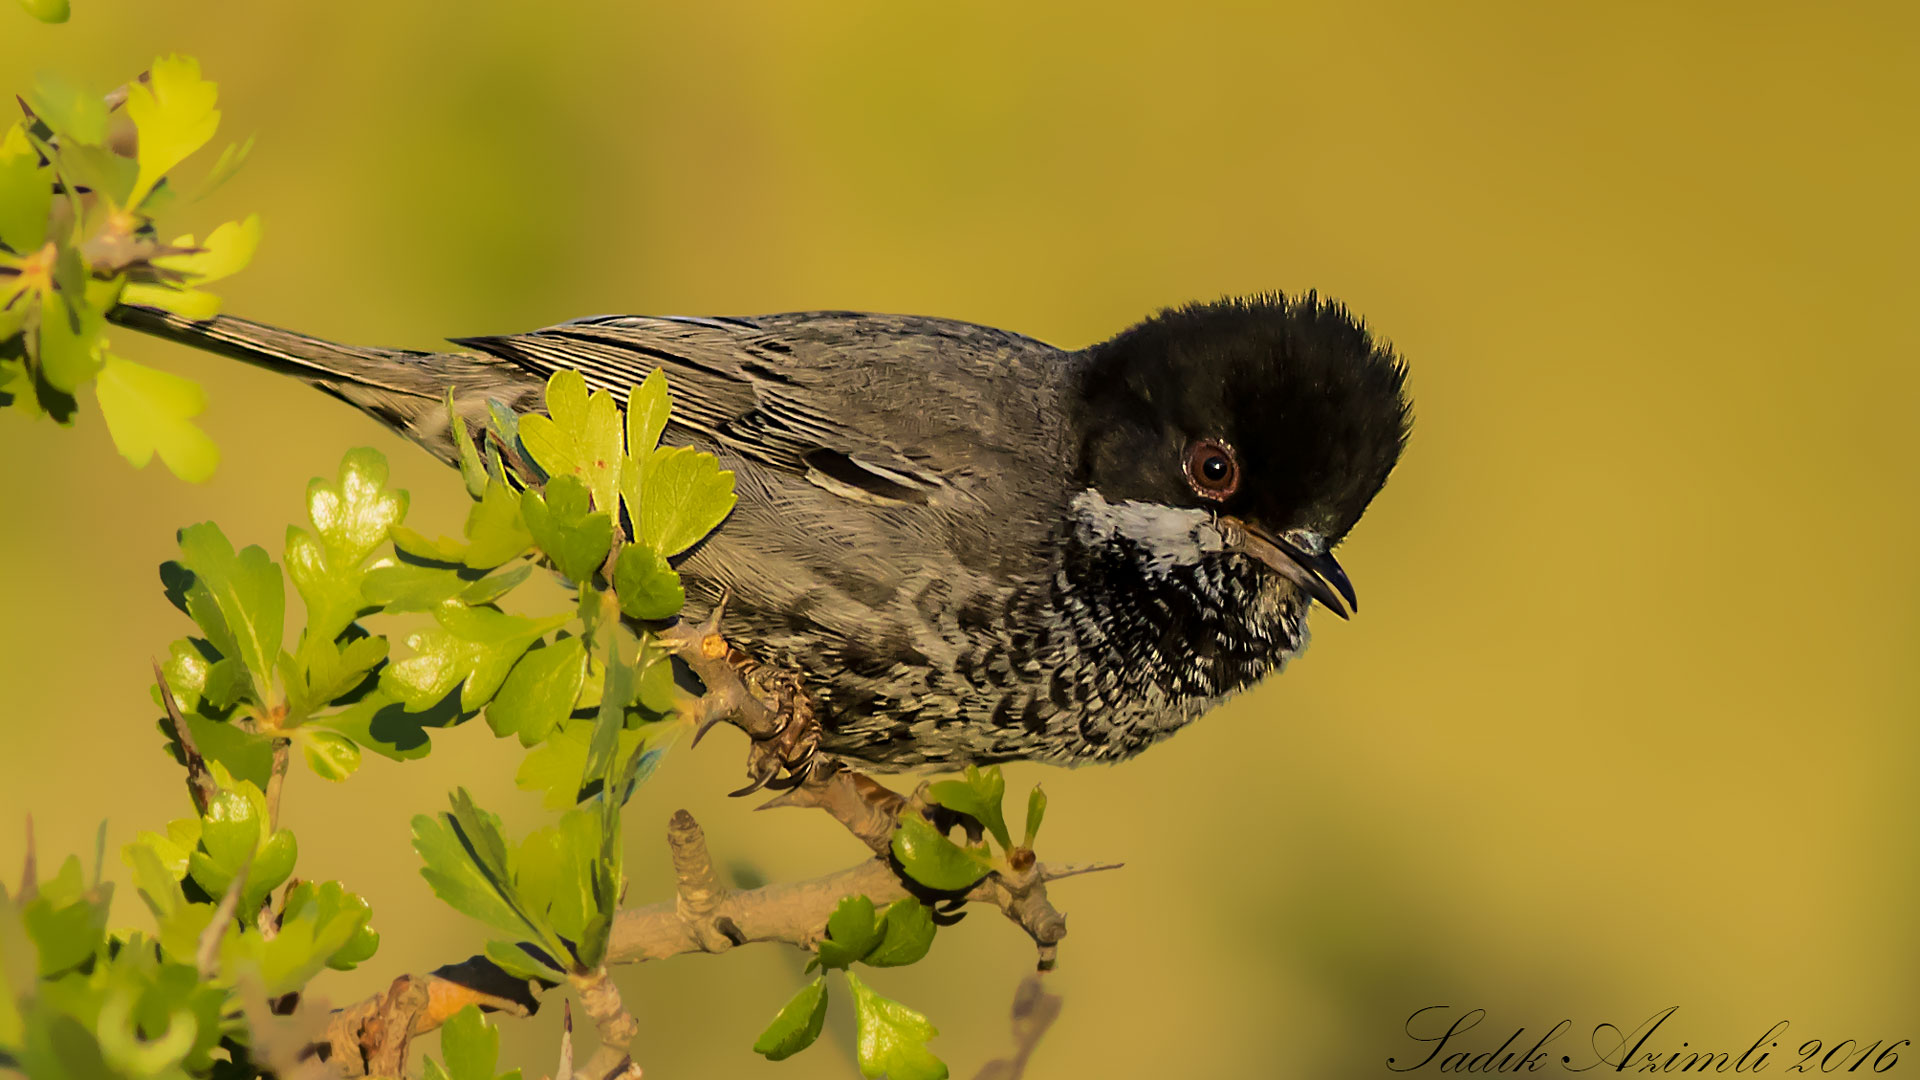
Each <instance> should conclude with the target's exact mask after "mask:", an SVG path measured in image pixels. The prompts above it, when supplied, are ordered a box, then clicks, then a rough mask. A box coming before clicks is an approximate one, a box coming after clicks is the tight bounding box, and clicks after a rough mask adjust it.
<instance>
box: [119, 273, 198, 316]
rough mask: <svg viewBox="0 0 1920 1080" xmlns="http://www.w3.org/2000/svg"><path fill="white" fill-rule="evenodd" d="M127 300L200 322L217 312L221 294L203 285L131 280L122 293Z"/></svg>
mask: <svg viewBox="0 0 1920 1080" xmlns="http://www.w3.org/2000/svg"><path fill="white" fill-rule="evenodd" d="M121 298H122V299H123V300H125V301H126V302H127V303H129V304H144V305H146V306H147V307H157V308H159V309H160V310H162V311H171V312H173V313H174V314H175V315H178V316H180V317H181V318H183V319H192V320H193V321H194V322H200V321H202V320H205V319H211V318H213V317H214V316H215V315H218V314H220V297H218V296H216V295H214V294H213V293H210V292H207V291H206V290H204V289H191V288H186V287H184V286H179V285H163V284H160V283H159V282H154V281H134V282H129V283H128V284H127V288H126V292H125V293H124V294H123V295H122V297H121Z"/></svg>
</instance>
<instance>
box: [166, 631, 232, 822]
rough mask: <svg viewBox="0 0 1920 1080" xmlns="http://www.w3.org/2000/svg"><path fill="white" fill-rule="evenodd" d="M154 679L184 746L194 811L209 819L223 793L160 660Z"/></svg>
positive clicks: (182, 746) (182, 751)
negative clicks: (210, 808) (215, 800)
mask: <svg viewBox="0 0 1920 1080" xmlns="http://www.w3.org/2000/svg"><path fill="white" fill-rule="evenodd" d="M153 678H154V681H155V682H157V683H159V684H160V703H161V704H162V705H164V706H166V709H167V722H168V723H169V724H171V725H172V726H173V738H174V741H175V742H177V743H179V744H180V758H181V760H182V761H184V762H185V763H186V766H187V793H188V794H189V795H191V796H193V807H194V809H195V810H198V811H199V812H200V815H201V816H202V817H205V816H206V813H207V805H208V804H209V803H211V802H212V801H213V797H214V795H215V794H216V792H217V791H218V790H219V789H218V788H217V787H216V786H215V784H214V782H213V773H212V772H210V771H209V770H208V769H207V759H206V758H204V757H202V756H201V755H200V747H199V746H198V745H196V744H195V743H194V741H193V732H192V730H191V729H189V728H188V727H187V720H186V717H184V716H182V715H181V714H180V703H179V702H178V701H176V700H174V697H173V687H171V686H168V685H167V676H166V674H165V673H164V672H163V671H161V670H160V661H158V660H155V661H154V662H153Z"/></svg>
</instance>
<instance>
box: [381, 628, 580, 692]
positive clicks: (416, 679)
mask: <svg viewBox="0 0 1920 1080" xmlns="http://www.w3.org/2000/svg"><path fill="white" fill-rule="evenodd" d="M433 615H434V618H435V619H436V620H437V621H438V622H439V623H440V627H439V628H436V629H428V630H421V631H417V632H415V633H413V634H411V635H409V636H408V637H407V646H408V647H409V648H411V649H412V650H413V651H414V655H412V656H410V657H408V658H407V659H405V660H400V661H397V662H394V663H390V664H388V665H387V666H386V667H385V668H384V669H382V670H381V674H380V685H381V686H382V687H384V688H385V689H386V690H387V692H388V693H390V694H392V695H393V696H394V697H395V698H397V699H399V700H400V701H403V702H405V703H406V705H407V707H408V708H409V709H411V710H413V711H415V712H418V711H420V710H422V709H426V708H428V707H429V706H432V705H434V704H436V703H438V702H439V701H440V699H441V698H444V697H446V696H447V694H448V693H449V692H450V691H452V690H453V688H454V687H455V686H458V687H460V706H461V708H463V709H465V710H467V711H469V712H472V711H475V710H477V709H479V708H480V707H481V706H482V705H484V704H486V703H487V701H488V699H490V698H492V697H493V695H494V692H495V691H497V690H499V689H500V684H501V683H502V682H504V681H505V680H506V677H507V673H508V672H509V671H510V670H511V669H512V668H513V664H514V661H516V660H518V659H519V658H520V654H521V653H524V652H526V651H527V647H528V646H529V645H532V644H533V643H534V642H535V641H537V640H539V638H540V637H541V636H542V635H544V634H546V633H547V632H548V631H550V630H554V629H557V628H559V627H561V626H563V625H565V624H566V622H567V620H568V619H569V618H571V615H568V614H561V615H554V616H550V617H548V618H546V619H527V618H522V617H521V616H518V615H508V614H506V613H504V612H501V611H499V610H497V609H495V608H488V607H468V606H467V605H465V604H460V603H457V602H451V601H450V602H448V603H445V604H442V605H440V606H439V607H438V608H435V609H434V613H433Z"/></svg>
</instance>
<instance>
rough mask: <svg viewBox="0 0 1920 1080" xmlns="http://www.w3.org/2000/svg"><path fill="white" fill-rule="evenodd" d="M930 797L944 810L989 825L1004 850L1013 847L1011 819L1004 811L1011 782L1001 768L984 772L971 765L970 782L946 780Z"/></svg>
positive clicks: (931, 792)
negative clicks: (954, 811) (1002, 802)
mask: <svg viewBox="0 0 1920 1080" xmlns="http://www.w3.org/2000/svg"><path fill="white" fill-rule="evenodd" d="M929 794H931V795H932V796H933V801H934V802H937V803H939V804H940V805H941V806H944V807H946V808H947V809H949V810H958V811H959V812H960V813H962V814H966V815H967V816H969V817H971V818H973V819H974V820H975V821H978V822H979V823H980V824H982V825H985V826H986V827H987V830H988V831H989V832H991V833H993V838H994V839H995V840H998V841H1000V848H1001V850H1003V851H1004V850H1008V849H1010V848H1012V847H1013V838H1012V837H1011V836H1009V835H1008V834H1007V819H1006V818H1005V816H1003V814H1002V812H1001V809H1000V803H1001V800H1002V799H1004V798H1005V797H1006V794H1007V780H1006V777H1004V776H1002V775H1001V773H1000V766H998V765H990V766H988V767H987V768H986V769H985V770H984V771H983V770H982V769H981V768H980V767H979V766H977V765H969V766H967V772H966V779H964V780H942V781H940V782H939V783H937V784H934V785H933V787H932V789H931V790H930V792H929Z"/></svg>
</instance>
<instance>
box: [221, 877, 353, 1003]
mask: <svg viewBox="0 0 1920 1080" xmlns="http://www.w3.org/2000/svg"><path fill="white" fill-rule="evenodd" d="M369 914H370V912H369V910H368V908H367V903H366V901H365V900H362V899H361V898H360V897H358V896H355V895H354V894H352V893H350V892H347V891H346V890H345V889H343V888H341V887H340V884H339V883H338V882H327V883H326V884H324V885H321V886H318V887H316V886H314V885H312V884H311V883H308V884H303V885H300V886H297V887H295V888H294V889H292V890H291V892H290V894H289V896H288V897H287V908H286V912H285V913H284V915H283V917H282V918H281V920H280V927H279V930H278V931H277V932H276V933H275V934H274V936H273V939H272V940H270V941H269V940H266V939H265V938H263V937H262V935H261V934H260V933H259V932H258V931H257V930H256V929H254V928H253V927H251V926H246V927H244V928H243V929H242V930H241V932H240V933H238V934H234V935H230V936H229V937H228V938H227V939H226V940H225V941H223V942H222V943H221V950H220V961H221V966H222V968H223V969H225V970H229V971H237V972H239V971H252V972H254V973H256V974H257V975H258V976H259V978H260V981H261V984H262V986H263V988H264V989H265V990H266V992H267V994H268V995H269V996H279V995H281V994H285V993H288V992H291V991H293V990H298V989H300V988H302V987H304V986H305V985H306V984H307V983H308V982H310V981H311V980H312V979H313V977H314V976H315V975H318V974H319V973H320V971H321V969H323V968H328V967H332V968H337V969H340V970H348V969H351V968H352V967H353V966H354V965H355V964H357V963H359V962H360V961H361V960H364V959H366V958H368V957H370V956H372V955H373V952H374V950H375V949H376V948H377V947H378V946H379V942H380V938H379V935H378V934H376V933H374V932H373V931H372V929H371V928H370V927H368V926H367V918H368V916H369Z"/></svg>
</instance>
